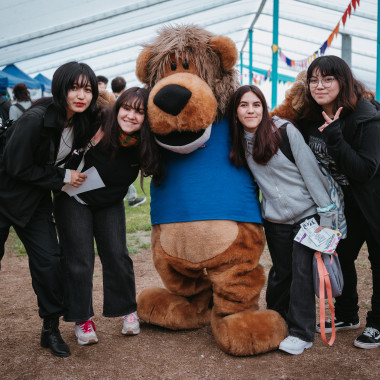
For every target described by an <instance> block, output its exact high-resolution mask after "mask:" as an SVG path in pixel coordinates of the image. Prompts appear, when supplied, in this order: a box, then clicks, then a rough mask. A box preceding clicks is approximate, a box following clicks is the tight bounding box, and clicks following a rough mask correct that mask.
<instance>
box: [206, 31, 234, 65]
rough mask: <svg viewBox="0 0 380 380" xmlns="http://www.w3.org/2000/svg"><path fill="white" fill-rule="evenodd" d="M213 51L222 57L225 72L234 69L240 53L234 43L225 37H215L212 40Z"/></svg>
mask: <svg viewBox="0 0 380 380" xmlns="http://www.w3.org/2000/svg"><path fill="white" fill-rule="evenodd" d="M210 46H211V49H213V50H214V51H215V52H217V53H218V54H219V56H220V61H221V64H222V67H223V70H224V71H229V70H231V69H233V68H234V66H235V65H236V62H237V58H238V52H237V49H236V46H235V44H234V42H233V41H232V40H231V39H230V38H228V37H225V36H215V37H212V38H211V40H210Z"/></svg>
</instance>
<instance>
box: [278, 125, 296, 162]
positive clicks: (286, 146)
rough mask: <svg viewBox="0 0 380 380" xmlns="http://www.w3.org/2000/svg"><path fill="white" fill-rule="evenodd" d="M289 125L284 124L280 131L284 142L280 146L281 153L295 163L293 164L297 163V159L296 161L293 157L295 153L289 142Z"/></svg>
mask: <svg viewBox="0 0 380 380" xmlns="http://www.w3.org/2000/svg"><path fill="white" fill-rule="evenodd" d="M288 124H289V123H288V122H287V123H284V124H282V125H281V126H280V127H279V128H278V130H279V131H280V133H281V137H282V141H281V144H280V147H279V148H280V150H281V152H282V153H283V154H284V156H285V157H286V158H287V159H288V160H289V161H291V162H293V164H295V163H296V161H295V159H294V156H293V152H292V148H291V146H290V142H289V137H288V133H287V131H286V126H287V125H288Z"/></svg>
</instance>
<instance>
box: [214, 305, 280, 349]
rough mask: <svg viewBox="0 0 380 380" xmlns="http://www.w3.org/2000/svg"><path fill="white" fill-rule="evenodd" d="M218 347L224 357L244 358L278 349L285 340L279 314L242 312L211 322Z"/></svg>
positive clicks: (264, 311)
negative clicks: (227, 355)
mask: <svg viewBox="0 0 380 380" xmlns="http://www.w3.org/2000/svg"><path fill="white" fill-rule="evenodd" d="M211 325H212V330H213V333H214V336H215V339H216V341H217V343H218V345H219V347H220V348H221V349H222V350H223V351H224V352H226V353H227V354H231V355H236V356H248V355H256V354H260V353H264V352H267V351H272V350H275V349H277V348H278V346H279V345H280V343H281V341H282V340H283V339H285V338H286V336H287V327H286V323H285V321H284V320H283V319H282V317H281V316H280V314H278V313H277V312H276V311H273V310H260V311H256V310H252V309H250V310H245V311H242V312H240V313H237V314H232V315H227V316H225V317H219V316H217V315H216V313H215V312H213V313H212V319H211Z"/></svg>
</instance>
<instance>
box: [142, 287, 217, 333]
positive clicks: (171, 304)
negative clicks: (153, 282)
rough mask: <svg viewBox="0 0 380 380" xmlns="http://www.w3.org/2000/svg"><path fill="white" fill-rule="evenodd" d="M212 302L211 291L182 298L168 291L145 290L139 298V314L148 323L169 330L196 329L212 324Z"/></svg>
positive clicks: (159, 289)
mask: <svg viewBox="0 0 380 380" xmlns="http://www.w3.org/2000/svg"><path fill="white" fill-rule="evenodd" d="M210 300H211V290H206V291H204V292H202V293H200V294H197V295H195V296H192V297H182V296H178V295H175V294H172V293H170V292H169V291H167V290H166V289H161V288H151V289H145V290H143V291H142V292H141V293H140V295H139V296H138V298H137V314H138V315H139V317H140V318H141V319H142V320H143V321H145V322H147V323H150V324H153V325H158V326H162V327H166V328H168V329H172V330H182V329H196V328H200V327H203V326H205V325H208V324H210V316H211V309H210Z"/></svg>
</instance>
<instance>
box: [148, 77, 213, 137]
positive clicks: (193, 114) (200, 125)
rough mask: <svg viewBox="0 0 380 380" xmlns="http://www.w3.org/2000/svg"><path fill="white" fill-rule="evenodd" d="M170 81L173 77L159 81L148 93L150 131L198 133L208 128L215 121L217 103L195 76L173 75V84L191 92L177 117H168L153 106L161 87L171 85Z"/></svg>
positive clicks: (159, 132) (207, 88) (209, 91)
mask: <svg viewBox="0 0 380 380" xmlns="http://www.w3.org/2000/svg"><path fill="white" fill-rule="evenodd" d="M172 79H173V76H168V77H165V78H163V79H161V80H160V82H159V83H158V84H157V85H156V86H154V88H153V90H152V91H151V93H150V96H149V100H148V118H149V121H150V125H151V129H152V131H153V132H154V133H157V134H166V133H169V132H172V131H186V130H187V131H198V130H200V129H204V128H206V127H208V126H209V125H210V124H211V123H212V122H213V121H214V119H215V115H216V109H217V103H216V99H215V96H214V94H213V93H212V91H211V89H210V87H209V86H207V85H205V83H204V82H203V81H202V80H201V79H200V78H199V77H198V76H197V75H194V74H187V73H186V74H185V73H179V74H176V75H175V83H176V84H178V85H181V86H183V87H186V88H187V89H189V90H190V91H191V92H192V96H191V98H190V100H189V102H188V103H187V105H186V107H185V108H184V109H183V110H182V111H181V113H180V114H179V115H177V116H173V115H169V114H167V113H164V112H162V110H161V109H160V108H158V107H156V106H155V105H154V103H153V99H154V96H155V95H156V94H157V92H158V91H160V90H161V88H162V87H164V86H166V85H168V84H171V83H172Z"/></svg>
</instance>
